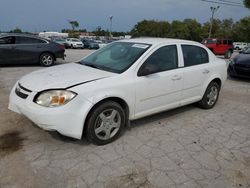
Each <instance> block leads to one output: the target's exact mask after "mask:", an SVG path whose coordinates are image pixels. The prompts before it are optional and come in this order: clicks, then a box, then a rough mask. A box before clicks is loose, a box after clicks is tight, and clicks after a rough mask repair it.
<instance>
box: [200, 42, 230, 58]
mask: <svg viewBox="0 0 250 188" xmlns="http://www.w3.org/2000/svg"><path fill="white" fill-rule="evenodd" d="M201 43H202V44H204V45H205V46H206V47H208V48H209V49H210V50H211V51H212V52H213V53H214V54H215V55H224V56H225V58H230V57H231V56H232V54H233V49H234V46H233V41H232V40H229V39H217V38H212V39H204V40H203V41H202V42H201Z"/></svg>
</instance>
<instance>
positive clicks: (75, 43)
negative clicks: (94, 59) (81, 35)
mask: <svg viewBox="0 0 250 188" xmlns="http://www.w3.org/2000/svg"><path fill="white" fill-rule="evenodd" d="M66 43H67V46H68V47H72V48H84V44H83V43H82V41H80V40H79V39H76V38H67V39H66Z"/></svg>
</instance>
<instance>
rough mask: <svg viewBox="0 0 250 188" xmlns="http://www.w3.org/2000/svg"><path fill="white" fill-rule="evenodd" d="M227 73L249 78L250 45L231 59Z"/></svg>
mask: <svg viewBox="0 0 250 188" xmlns="http://www.w3.org/2000/svg"><path fill="white" fill-rule="evenodd" d="M228 74H229V75H230V76H232V77H234V76H235V77H245V78H250V47H249V48H247V49H246V50H244V51H242V52H241V53H240V54H238V55H237V56H235V57H234V58H233V59H232V60H231V62H230V63H229V66H228Z"/></svg>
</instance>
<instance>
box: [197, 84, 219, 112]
mask: <svg viewBox="0 0 250 188" xmlns="http://www.w3.org/2000/svg"><path fill="white" fill-rule="evenodd" d="M219 94H220V86H219V85H218V84H217V83H216V82H211V83H210V84H209V85H208V87H207V89H206V91H205V94H204V95H203V97H202V99H201V100H200V101H199V102H198V106H199V107H200V108H203V109H211V108H213V107H214V105H215V104H216V102H217V100H218V98H219Z"/></svg>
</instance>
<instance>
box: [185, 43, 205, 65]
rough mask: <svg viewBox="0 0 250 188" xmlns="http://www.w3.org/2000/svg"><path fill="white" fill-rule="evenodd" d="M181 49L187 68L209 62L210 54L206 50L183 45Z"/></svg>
mask: <svg viewBox="0 0 250 188" xmlns="http://www.w3.org/2000/svg"><path fill="white" fill-rule="evenodd" d="M181 48H182V52H183V56H184V66H185V67H189V66H193V65H199V64H203V63H208V62H209V58H208V53H207V51H206V50H205V49H204V48H201V47H199V46H192V45H181Z"/></svg>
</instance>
